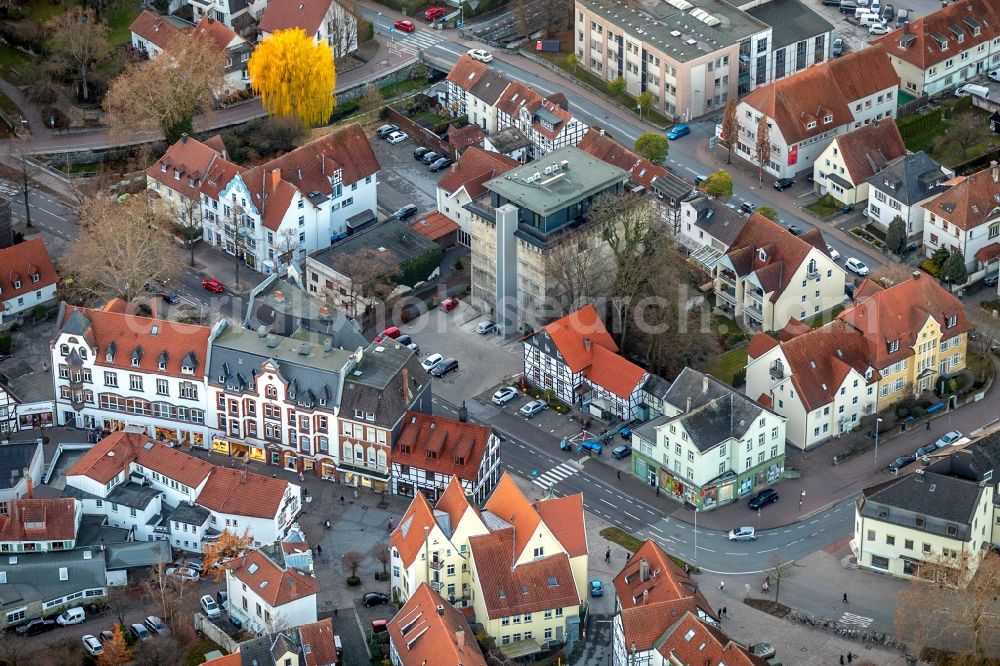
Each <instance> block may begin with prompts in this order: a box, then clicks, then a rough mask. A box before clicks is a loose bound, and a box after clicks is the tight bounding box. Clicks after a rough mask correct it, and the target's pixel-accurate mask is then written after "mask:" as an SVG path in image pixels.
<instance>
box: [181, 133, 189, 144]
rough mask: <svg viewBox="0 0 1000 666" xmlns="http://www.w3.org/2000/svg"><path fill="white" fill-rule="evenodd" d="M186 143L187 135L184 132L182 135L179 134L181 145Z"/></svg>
mask: <svg viewBox="0 0 1000 666" xmlns="http://www.w3.org/2000/svg"><path fill="white" fill-rule="evenodd" d="M187 142H188V135H187V133H186V132H185V133H184V134H181V143H182V144H185V143H187Z"/></svg>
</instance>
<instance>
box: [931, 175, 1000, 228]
mask: <svg viewBox="0 0 1000 666" xmlns="http://www.w3.org/2000/svg"><path fill="white" fill-rule="evenodd" d="M945 185H949V186H950V187H949V188H948V189H947V190H945V191H944V192H942V193H941V194H939V195H937V196H936V197H934V198H933V199H931V200H930V201H928V202H927V203H926V204H924V209H925V210H927V211H930V212H931V213H933V214H934V215H937V216H938V217H940V218H941V219H943V220H945V221H947V222H948V223H949V224H954V225H955V226H956V227H958V228H959V229H964V230H965V231H968V230H969V229H975V228H976V227H978V226H980V225H982V224H986V223H987V222H989V221H992V220H996V219H997V218H998V217H1000V168H993V167H986V168H985V169H983V170H982V171H977V172H975V173H973V174H970V175H968V176H959V177H957V178H954V179H952V180H950V181H947V182H946V183H945Z"/></svg>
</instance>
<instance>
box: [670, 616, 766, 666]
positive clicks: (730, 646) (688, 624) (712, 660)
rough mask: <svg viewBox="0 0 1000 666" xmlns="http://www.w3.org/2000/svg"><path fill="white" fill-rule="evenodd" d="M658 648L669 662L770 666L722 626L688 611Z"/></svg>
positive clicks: (718, 665) (673, 625)
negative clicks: (733, 637) (727, 633)
mask: <svg viewBox="0 0 1000 666" xmlns="http://www.w3.org/2000/svg"><path fill="white" fill-rule="evenodd" d="M659 652H660V654H661V655H663V657H664V659H666V660H667V663H671V664H699V665H700V664H704V665H705V666H721V665H723V664H724V665H725V666H767V663H768V662H767V661H765V660H763V659H760V658H759V657H754V656H751V655H750V653H749V652H747V650H746V649H745V648H743V647H742V646H740V645H739V644H738V643H735V642H733V639H731V638H729V636H727V635H726V634H725V633H724V632H723V631H722V630H721V629H719V628H718V627H715V626H712V625H710V624H707V623H705V622H702V621H701V620H699V619H698V616H697V615H695V614H694V613H693V612H691V611H690V610H689V611H686V612H685V613H684V614H683V615H682V616H681V617H680V619H678V620H676V622H674V623H673V624H672V627H671V629H670V633H669V634H668V635H667V636H666V638H665V640H664V642H663V644H662V645H660V646H659Z"/></svg>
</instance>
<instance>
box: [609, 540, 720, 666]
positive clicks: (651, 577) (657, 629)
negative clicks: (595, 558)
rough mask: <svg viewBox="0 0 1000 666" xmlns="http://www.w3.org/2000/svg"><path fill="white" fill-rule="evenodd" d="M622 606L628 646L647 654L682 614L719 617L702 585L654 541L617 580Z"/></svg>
mask: <svg viewBox="0 0 1000 666" xmlns="http://www.w3.org/2000/svg"><path fill="white" fill-rule="evenodd" d="M613 584H614V586H615V593H616V594H617V595H618V601H619V603H620V604H621V619H622V628H623V630H624V633H625V644H626V645H630V646H631V645H632V644H633V643H635V646H636V649H637V650H640V651H646V650H649V649H651V648H652V647H653V643H655V642H656V641H657V639H659V638H660V637H662V636H663V635H664V634H665V633H666V632H667V631H668V629H669V628H670V627H671V626H672V625H673V624H674V623H675V622H676V621H677V619H678V616H679V615H680V614H681V613H684V612H687V611H691V612H697V610H698V609H699V608H700V609H701V610H702V611H703V612H704V613H706V614H707V615H709V616H711V617H713V618H714V617H715V613H714V612H713V611H712V606H711V604H709V602H708V600H707V599H706V598H705V596H704V595H703V594H702V593H701V591H699V590H698V585H697V584H696V583H695V582H694V580H693V579H692V578H691V576H690V575H688V574H686V573H684V569H682V568H681V567H680V566H678V565H677V563H676V562H674V561H673V560H672V559H671V558H670V557H669V556H668V555H667V554H666V553H665V552H664V551H663V549H662V548H660V546H659V545H657V544H656V543H655V542H653V541H652V540H649V539H647V540H646V541H645V542H644V543H643V544H642V546H640V547H639V550H637V551H636V552H635V553H634V554H633V555H632V557H630V558H629V561H628V563H627V564H626V565H625V567H624V568H623V569H622V570H621V571H620V572H618V575H617V576H615V579H614V583H613Z"/></svg>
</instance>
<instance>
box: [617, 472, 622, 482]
mask: <svg viewBox="0 0 1000 666" xmlns="http://www.w3.org/2000/svg"><path fill="white" fill-rule="evenodd" d="M618 480H619V481H621V480H622V471H621V470H618Z"/></svg>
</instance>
